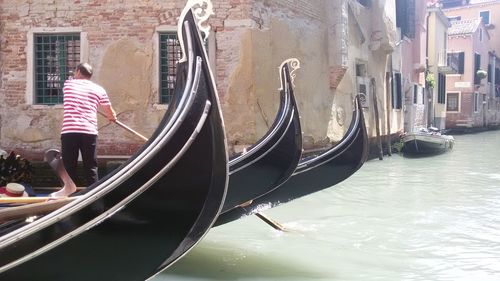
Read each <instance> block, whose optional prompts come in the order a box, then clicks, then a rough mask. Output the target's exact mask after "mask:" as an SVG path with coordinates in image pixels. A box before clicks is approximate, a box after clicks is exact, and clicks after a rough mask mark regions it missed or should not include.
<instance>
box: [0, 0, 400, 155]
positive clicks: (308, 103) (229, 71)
mask: <svg viewBox="0 0 500 281" xmlns="http://www.w3.org/2000/svg"><path fill="white" fill-rule="evenodd" d="M332 1H333V3H334V4H333V5H336V7H344V9H343V10H342V9H339V10H335V9H334V10H333V12H331V11H330V10H329V9H328V7H331V6H332ZM185 2H186V1H185V0H175V1H160V0H147V1H146V0H143V1H131V0H109V1H103V0H101V1H92V2H86V1H85V2H84V1H82V2H78V3H73V2H69V1H59V0H53V1H43V2H41V1H35V2H33V1H28V0H19V1H15V0H4V1H3V2H2V4H0V5H1V8H2V11H1V12H0V16H1V21H0V24H1V28H2V32H1V34H0V36H2V37H1V41H0V44H1V45H0V56H2V57H1V58H2V68H1V78H2V81H1V83H2V84H0V85H1V87H0V99H3V102H2V103H1V104H0V110H1V114H0V116H1V119H0V121H1V125H0V147H3V148H6V149H18V150H19V149H21V150H25V151H30V152H34V153H38V156H40V155H41V153H43V151H45V150H46V149H48V148H51V147H58V146H59V130H60V125H61V118H62V107H61V106H60V105H58V106H39V105H37V106H33V105H31V104H29V102H28V101H27V100H26V93H27V82H26V81H27V77H28V75H30V74H28V73H27V67H26V65H27V52H28V50H27V49H26V48H27V47H26V46H27V35H28V33H29V31H30V30H32V29H33V28H48V29H56V28H72V27H73V28H75V27H79V28H81V30H82V32H84V33H86V34H87V38H88V46H86V48H87V50H82V52H84V51H85V52H87V54H88V60H89V62H90V63H91V64H93V66H94V68H95V74H94V77H93V80H94V81H96V82H98V83H100V84H102V85H103V86H104V87H105V88H106V89H107V90H108V93H109V95H110V98H111V101H112V102H113V105H114V106H115V108H116V109H117V111H118V113H119V118H120V120H122V121H123V122H124V123H126V124H127V125H129V126H130V127H132V128H135V129H137V130H138V131H140V132H141V133H143V134H144V135H146V136H149V135H150V134H151V133H152V132H153V130H154V129H155V128H156V125H157V124H158V122H159V121H160V119H161V117H162V116H163V113H164V111H165V109H166V108H165V107H164V106H158V105H157V104H155V103H156V101H157V100H158V89H157V87H158V85H157V78H155V77H156V76H157V64H156V62H155V60H157V57H156V53H155V48H156V44H157V42H156V41H155V39H154V38H155V37H154V36H155V32H156V31H155V30H156V28H157V27H158V26H176V24H177V17H178V15H179V14H180V11H181V9H182V8H183V6H184V4H185ZM348 2H349V3H353V4H358V3H357V1H350V0H349V1H348V0H318V1H306V0H273V1H271V0H213V4H214V10H215V15H214V16H213V17H212V18H211V19H210V21H209V22H210V24H211V26H212V28H213V30H214V31H215V33H214V36H215V44H214V46H215V47H216V52H215V58H212V59H214V60H215V66H216V68H215V70H214V74H215V78H216V83H217V89H218V92H219V96H220V99H221V105H222V110H223V115H224V119H225V123H226V129H227V134H228V138H229V143H230V144H234V143H236V142H238V143H241V144H248V145H250V144H252V143H253V142H255V141H256V140H257V139H258V138H259V137H260V136H262V135H263V134H265V132H266V131H267V129H268V127H269V126H270V124H271V123H272V121H273V119H274V116H275V115H276V110H277V107H278V98H279V95H278V88H279V87H280V85H279V76H278V66H279V65H280V64H281V62H282V61H283V60H285V59H287V58H290V57H295V58H297V59H299V60H300V62H301V68H300V69H299V70H297V71H296V74H297V77H296V80H295V84H296V88H295V94H296V97H297V102H298V104H299V111H300V115H301V122H302V129H303V131H304V139H305V144H306V147H307V146H308V147H315V146H323V145H324V144H325V143H326V142H332V141H333V142H334V141H338V140H340V138H341V137H342V136H343V134H344V133H345V130H346V129H347V127H348V125H349V122H350V119H351V112H352V105H353V103H352V99H353V97H354V93H355V91H356V83H355V80H353V78H354V76H355V72H353V71H354V70H355V61H356V59H358V58H362V59H364V60H366V61H367V62H368V65H369V71H370V75H371V76H374V77H375V78H376V80H377V93H378V95H380V96H379V99H380V100H379V110H380V111H381V112H383V108H384V106H383V105H384V104H385V95H384V94H383V93H385V92H384V89H383V86H382V85H383V84H384V80H383V79H384V75H385V71H381V69H385V62H386V56H385V55H384V54H386V52H387V46H388V45H390V44H388V43H387V42H389V39H387V38H389V37H390V36H391V32H392V31H390V30H389V31H386V28H387V27H386V26H385V24H386V22H379V21H377V20H376V19H379V18H378V17H380V15H381V13H383V8H382V7H383V5H384V4H385V3H384V2H385V1H374V2H375V3H376V5H377V6H376V7H374V8H375V12H376V13H377V14H374V15H372V16H370V13H372V12H373V11H371V10H367V9H365V8H362V7H358V8H359V10H360V11H362V12H361V14H360V18H361V19H362V24H363V25H362V26H363V28H364V31H363V32H364V33H365V34H364V36H365V38H366V39H368V40H367V41H366V42H364V43H363V42H359V41H356V40H358V39H356V38H355V37H353V36H351V35H350V34H351V33H352V34H355V33H354V31H353V30H352V29H353V27H352V26H351V23H349V30H348V31H347V32H346V30H345V29H343V27H344V26H347V17H348V15H347V14H346V11H347V9H346V8H345V7H347V6H346V5H347V3H348ZM329 16H330V17H338V16H340V17H341V20H338V19H337V18H335V19H332V18H330V19H328V17H329ZM328 23H329V24H328ZM341 27H342V28H341ZM380 30H382V31H384V32H383V33H382V35H383V36H382V37H381V38H379V37H375V38H376V40H378V41H380V42H377V43H378V44H379V49H378V50H375V51H372V50H370V49H369V46H370V43H373V42H371V41H369V40H371V38H372V35H373V32H374V31H380ZM347 34H349V38H346V36H347ZM333 35H335V36H338V38H335V36H333ZM332 40H339V42H338V44H332V43H331V41H332ZM351 40H352V41H351ZM349 41H351V42H349ZM347 48H349V52H347ZM346 68H349V75H344V72H345V71H346ZM337 70H340V72H339V73H337V72H335V71H337ZM336 75H338V76H336ZM336 77H337V78H338V77H340V78H341V79H340V80H338V81H337V80H336V79H335V78H336ZM349 77H351V78H349ZM337 85H338V87H337ZM371 115H372V114H371V113H369V114H368V116H369V118H367V120H368V127H369V129H370V131H371V133H370V135H372V136H373V135H374V133H373V127H374V126H373V120H371V119H370V118H372V117H370V116H371ZM10 116H19V117H16V118H10ZM7 117H9V118H7ZM383 117H384V115H383V114H381V118H383ZM382 125H383V123H382ZM99 126H100V138H99V154H101V155H102V154H107V155H117V154H124V155H130V154H132V153H133V152H134V151H135V150H136V149H137V147H139V146H140V145H141V144H142V142H141V141H140V140H138V139H137V138H135V137H134V136H133V135H131V134H129V133H128V132H125V131H124V130H123V129H121V128H119V127H118V126H116V125H114V124H109V123H108V122H107V121H106V120H104V119H103V118H100V120H99Z"/></svg>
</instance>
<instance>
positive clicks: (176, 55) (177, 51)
mask: <svg viewBox="0 0 500 281" xmlns="http://www.w3.org/2000/svg"><path fill="white" fill-rule="evenodd" d="M157 35H158V44H157V48H158V56H157V58H158V68H157V71H158V75H157V78H158V84H157V85H158V96H157V98H158V99H157V101H156V102H157V103H158V104H163V105H166V106H168V105H169V104H170V102H171V99H172V97H173V95H174V89H175V80H176V72H177V62H178V61H179V59H181V58H182V50H181V47H180V42H179V38H178V34H177V30H176V29H175V30H172V29H170V30H162V31H157ZM164 35H165V36H168V37H170V36H172V37H175V40H176V44H174V45H167V47H166V50H165V51H166V52H167V54H166V57H165V58H166V62H165V65H164V64H163V61H162V60H163V59H164V58H163V57H162V52H163V49H162V36H164ZM171 39H173V38H167V40H171ZM169 47H173V48H174V50H173V52H170V51H168V48H169ZM169 59H173V60H174V61H172V62H170V61H169ZM170 64H173V66H169V65H170ZM163 67H166V68H167V70H166V73H167V76H172V77H173V81H166V83H167V85H164V84H163V83H164V81H163V79H162V75H163V73H164V71H163V70H162V68H163ZM170 70H171V71H172V73H170ZM169 83H172V87H171V88H170V87H168V84H169ZM164 86H165V87H164ZM163 89H166V90H170V91H169V92H170V93H166V96H165V100H163V95H164V93H163Z"/></svg>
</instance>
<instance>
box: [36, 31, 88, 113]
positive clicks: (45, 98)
mask: <svg viewBox="0 0 500 281" xmlns="http://www.w3.org/2000/svg"><path fill="white" fill-rule="evenodd" d="M34 50H35V56H34V58H35V102H36V103H37V104H59V103H62V102H63V91H62V88H63V85H64V81H65V80H66V79H67V78H68V77H69V76H70V71H73V70H74V69H75V67H76V66H77V64H78V63H79V62H80V34H78V33H76V34H35V36H34Z"/></svg>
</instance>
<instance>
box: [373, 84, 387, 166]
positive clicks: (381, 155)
mask: <svg viewBox="0 0 500 281" xmlns="http://www.w3.org/2000/svg"><path fill="white" fill-rule="evenodd" d="M370 84H371V88H372V97H373V112H374V114H375V132H376V133H377V146H378V160H383V159H384V150H383V149H382V138H380V119H379V115H378V102H377V94H376V93H377V92H376V90H375V86H376V85H375V78H372V79H371V80H370Z"/></svg>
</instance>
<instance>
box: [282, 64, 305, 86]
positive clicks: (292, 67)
mask: <svg viewBox="0 0 500 281" xmlns="http://www.w3.org/2000/svg"><path fill="white" fill-rule="evenodd" d="M285 64H288V66H290V78H291V79H292V81H291V82H292V86H293V87H294V88H295V83H294V81H295V77H296V76H297V74H295V71H296V70H297V69H299V68H300V61H299V59H297V58H289V59H286V60H285V61H283V62H282V63H281V65H280V67H279V70H280V71H281V69H282V68H283V66H284V65H285ZM280 80H281V81H280V82H281V85H283V81H282V78H281V73H280ZM280 90H282V89H280Z"/></svg>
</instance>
